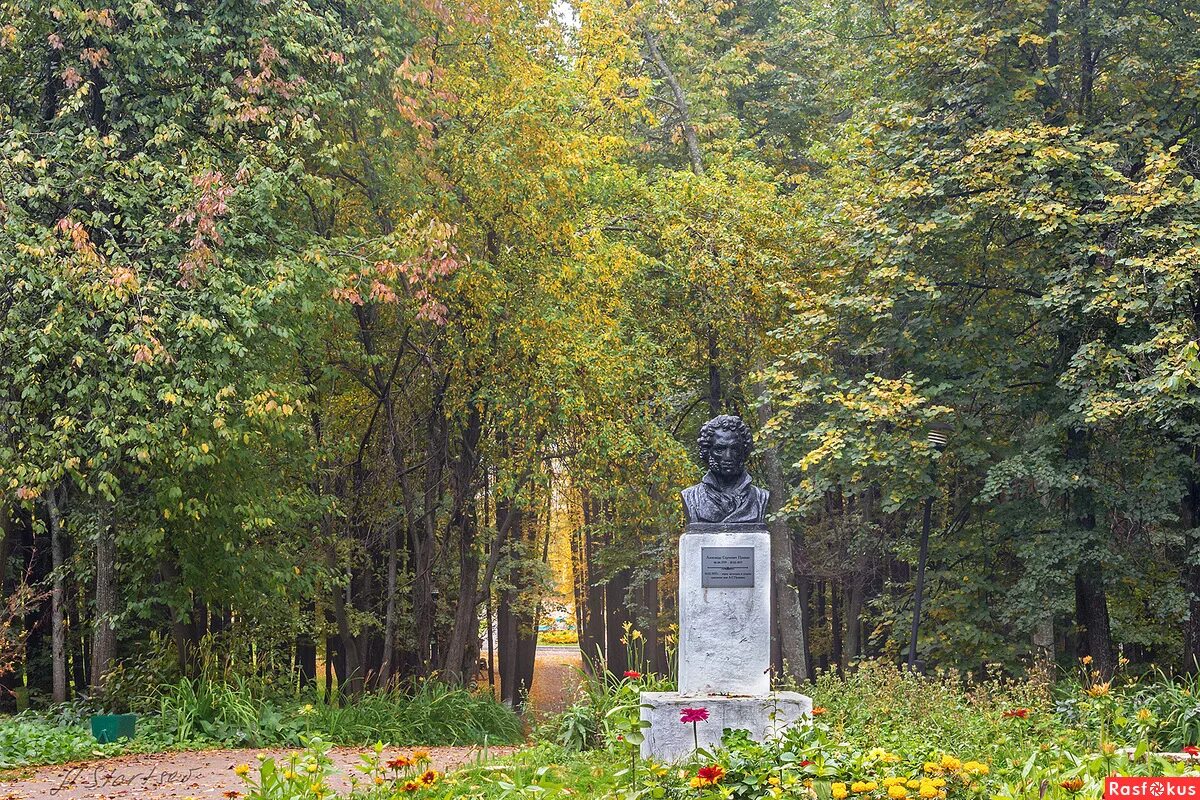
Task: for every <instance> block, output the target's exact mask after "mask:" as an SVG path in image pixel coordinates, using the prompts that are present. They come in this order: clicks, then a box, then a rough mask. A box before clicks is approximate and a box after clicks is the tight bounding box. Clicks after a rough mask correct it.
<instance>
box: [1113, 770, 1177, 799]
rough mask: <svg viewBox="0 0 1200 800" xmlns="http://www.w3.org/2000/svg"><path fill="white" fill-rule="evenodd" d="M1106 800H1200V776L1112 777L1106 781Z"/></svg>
mask: <svg viewBox="0 0 1200 800" xmlns="http://www.w3.org/2000/svg"><path fill="white" fill-rule="evenodd" d="M1104 797H1105V800H1111V799H1114V798H1122V797H1138V798H1149V800H1159V798H1162V800H1166V799H1167V798H1170V797H1194V798H1197V800H1200V776H1187V777H1173V778H1166V777H1151V778H1133V777H1126V776H1121V777H1112V778H1105V779H1104Z"/></svg>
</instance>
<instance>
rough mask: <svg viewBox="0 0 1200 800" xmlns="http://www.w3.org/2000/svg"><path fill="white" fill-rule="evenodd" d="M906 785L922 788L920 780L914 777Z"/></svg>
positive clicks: (912, 787) (911, 787)
mask: <svg viewBox="0 0 1200 800" xmlns="http://www.w3.org/2000/svg"><path fill="white" fill-rule="evenodd" d="M904 785H905V786H907V787H908V788H910V789H920V788H921V782H920V781H919V780H917V779H916V778H913V779H912V780H910V781H908V782H907V783H905V784H904Z"/></svg>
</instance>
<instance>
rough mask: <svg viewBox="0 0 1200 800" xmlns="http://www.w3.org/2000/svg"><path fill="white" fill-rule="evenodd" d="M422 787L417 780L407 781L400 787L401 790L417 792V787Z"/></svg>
mask: <svg viewBox="0 0 1200 800" xmlns="http://www.w3.org/2000/svg"><path fill="white" fill-rule="evenodd" d="M420 788H421V784H419V783H417V782H416V781H407V782H406V783H405V784H404V785H403V786H401V787H400V791H402V792H415V791H416V790H417V789H420Z"/></svg>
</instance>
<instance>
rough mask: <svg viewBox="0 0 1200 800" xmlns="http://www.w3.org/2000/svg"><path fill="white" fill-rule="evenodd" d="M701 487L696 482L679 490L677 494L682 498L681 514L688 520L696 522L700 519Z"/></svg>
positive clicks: (702, 499)
mask: <svg viewBox="0 0 1200 800" xmlns="http://www.w3.org/2000/svg"><path fill="white" fill-rule="evenodd" d="M702 489H703V487H702V486H701V485H700V484H698V483H697V484H694V485H692V486H689V487H687V488H686V489H683V490H682V491H680V492H679V496H680V497H681V498H683V516H684V519H685V520H686V521H688V522H697V521H699V519H700V516H699V512H700V508H701V506H702V505H703V504H704V495H703V494H702Z"/></svg>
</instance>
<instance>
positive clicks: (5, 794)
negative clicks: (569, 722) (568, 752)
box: [0, 747, 517, 800]
mask: <svg viewBox="0 0 1200 800" xmlns="http://www.w3.org/2000/svg"><path fill="white" fill-rule="evenodd" d="M426 749H427V750H429V754H430V759H431V760H432V763H433V768H434V769H436V770H438V771H440V772H445V771H446V770H448V769H453V768H455V767H461V766H464V765H471V764H475V763H476V762H477V761H478V760H480V759H483V758H485V757H489V756H498V755H505V754H508V753H511V752H513V751H515V750H516V749H517V748H515V747H491V748H488V751H487V753H486V754H485V753H484V752H483V751H482V750H480V749H479V748H476V747H429V748H426ZM366 750H369V748H362V747H336V748H334V749H333V750H332V751H331V752H330V756H331V757H332V758H333V760H334V763H335V764H336V765H337V769H338V771H339V773H340V774H339V775H338V776H337V777H336V779H335V780H333V781H331V784H332V786H333V788H335V789H337V790H338V791H342V792H344V791H348V790H349V788H350V781H349V776H350V775H356V774H358V773H357V772H356V771H355V770H354V765H355V764H358V763H360V761H359V755H360V754H361V753H363V752H364V751H366ZM292 752H297V751H294V750H203V751H193V752H187V753H155V754H150V755H128V756H117V757H116V758H108V759H104V760H101V761H80V762H75V763H73V764H59V765H57V766H53V767H37V768H35V769H29V770H18V771H16V773H17V774H19V775H21V777H20V778H19V779H18V780H13V781H0V800H184V798H189V797H190V798H195V800H215V799H216V798H220V799H221V800H224V798H225V797H226V796H227V795H226V792H231V791H242V790H243V789H244V788H245V786H244V784H243V783H242V779H241V778H239V777H238V776H237V775H236V774H235V773H234V771H233V769H234V767H236V766H237V765H238V764H249V765H250V767H251V769H254V770H256V771H257V767H258V760H257V755H258V754H259V753H262V754H264V755H268V756H274V757H275V759H276V761H279V760H281V758H286V757H287V755H288V754H289V753H292ZM411 752H412V749H411V748H406V749H403V750H398V749H395V748H388V749H387V750H385V751H384V754H383V758H384V760H387V759H389V758H393V757H395V756H397V755H400V754H407V753H411Z"/></svg>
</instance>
